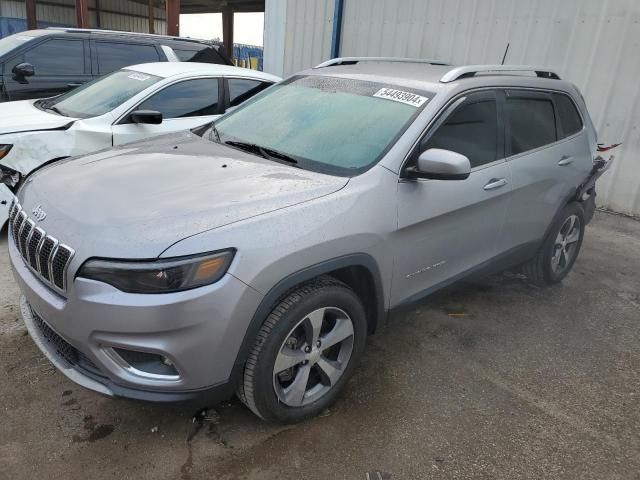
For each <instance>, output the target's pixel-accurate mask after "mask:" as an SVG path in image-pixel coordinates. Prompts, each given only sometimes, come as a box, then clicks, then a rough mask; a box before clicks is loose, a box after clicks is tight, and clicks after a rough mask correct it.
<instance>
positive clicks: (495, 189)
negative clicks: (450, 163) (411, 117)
mask: <svg viewBox="0 0 640 480" xmlns="http://www.w3.org/2000/svg"><path fill="white" fill-rule="evenodd" d="M500 95H502V94H501V93H497V92H494V91H482V92H476V93H471V94H467V95H466V96H464V97H462V98H459V99H457V100H456V101H454V103H453V104H452V105H451V106H450V107H449V108H448V109H447V110H446V111H445V113H444V115H443V116H442V117H441V118H440V119H439V120H438V121H437V122H436V124H435V125H434V127H433V128H432V129H430V131H429V132H427V134H426V135H425V137H424V138H423V139H422V141H421V142H420V144H419V148H418V149H416V151H415V152H414V154H413V155H412V158H417V156H418V155H419V154H420V153H421V152H423V151H425V150H428V149H430V148H441V149H445V150H451V151H454V152H457V153H461V154H463V155H465V156H467V157H468V158H469V161H470V163H471V167H472V171H471V175H470V176H469V178H467V179H466V180H406V179H401V180H400V183H399V184H398V231H397V232H396V239H395V241H394V242H393V244H394V250H395V252H394V257H395V263H394V278H393V286H392V293H391V296H392V298H391V303H392V305H397V304H399V303H403V302H405V301H411V300H414V299H416V298H417V297H419V296H422V295H423V294H426V293H428V292H429V291H431V290H433V289H436V288H438V287H440V286H444V284H446V283H450V282H451V281H453V280H455V279H457V278H459V277H461V276H463V275H464V274H465V273H468V272H469V271H471V270H473V269H474V268H476V267H479V266H481V265H482V264H483V263H485V262H487V261H489V260H491V259H493V258H494V257H496V256H497V255H498V254H500V253H501V252H502V251H504V250H506V249H507V248H508V245H507V244H506V242H505V241H504V239H503V238H502V230H503V226H504V221H505V214H506V210H507V205H508V201H509V194H510V191H511V185H510V182H511V178H510V173H509V169H508V166H507V165H506V163H505V161H504V128H503V125H504V123H503V121H502V109H501V108H499V102H498V98H499V97H500ZM500 99H501V97H500Z"/></svg>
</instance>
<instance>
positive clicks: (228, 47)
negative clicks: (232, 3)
mask: <svg viewBox="0 0 640 480" xmlns="http://www.w3.org/2000/svg"><path fill="white" fill-rule="evenodd" d="M222 42H223V43H224V52H225V53H226V54H227V57H229V58H230V59H231V60H233V9H232V8H231V7H225V8H224V10H222Z"/></svg>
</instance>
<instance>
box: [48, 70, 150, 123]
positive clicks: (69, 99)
mask: <svg viewBox="0 0 640 480" xmlns="http://www.w3.org/2000/svg"><path fill="white" fill-rule="evenodd" d="M160 80H161V77H156V76H155V75H148V74H146V73H140V72H135V71H133V70H118V71H116V72H113V73H110V74H109V75H106V76H104V77H101V78H98V79H97V80H94V81H92V82H89V83H85V84H84V85H82V86H80V87H78V88H76V89H75V90H71V91H70V92H67V93H65V94H64V95H60V96H59V97H56V98H54V99H51V100H46V101H45V102H43V103H42V104H41V106H42V108H45V109H53V110H55V111H56V112H57V113H60V114H61V115H66V116H67V117H76V118H89V117H97V116H99V115H104V114H105V113H107V112H110V111H111V110H113V109H114V108H117V107H119V106H120V105H122V104H123V103H124V102H126V101H127V100H129V99H130V98H132V97H133V96H135V95H137V94H138V93H140V92H141V91H143V90H144V89H146V88H148V87H149V86H151V85H153V84H154V83H156V82H158V81H160Z"/></svg>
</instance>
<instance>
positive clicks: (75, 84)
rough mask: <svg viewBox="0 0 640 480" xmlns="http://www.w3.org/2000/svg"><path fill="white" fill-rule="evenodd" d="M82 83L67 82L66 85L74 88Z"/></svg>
mask: <svg viewBox="0 0 640 480" xmlns="http://www.w3.org/2000/svg"><path fill="white" fill-rule="evenodd" d="M80 85H82V84H81V83H67V87H71V88H76V87H79V86H80Z"/></svg>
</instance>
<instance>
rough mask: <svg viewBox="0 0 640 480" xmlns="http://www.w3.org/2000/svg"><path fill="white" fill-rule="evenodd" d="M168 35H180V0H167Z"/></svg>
mask: <svg viewBox="0 0 640 480" xmlns="http://www.w3.org/2000/svg"><path fill="white" fill-rule="evenodd" d="M165 8H166V11H167V35H173V36H175V37H177V36H179V35H180V0H165Z"/></svg>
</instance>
